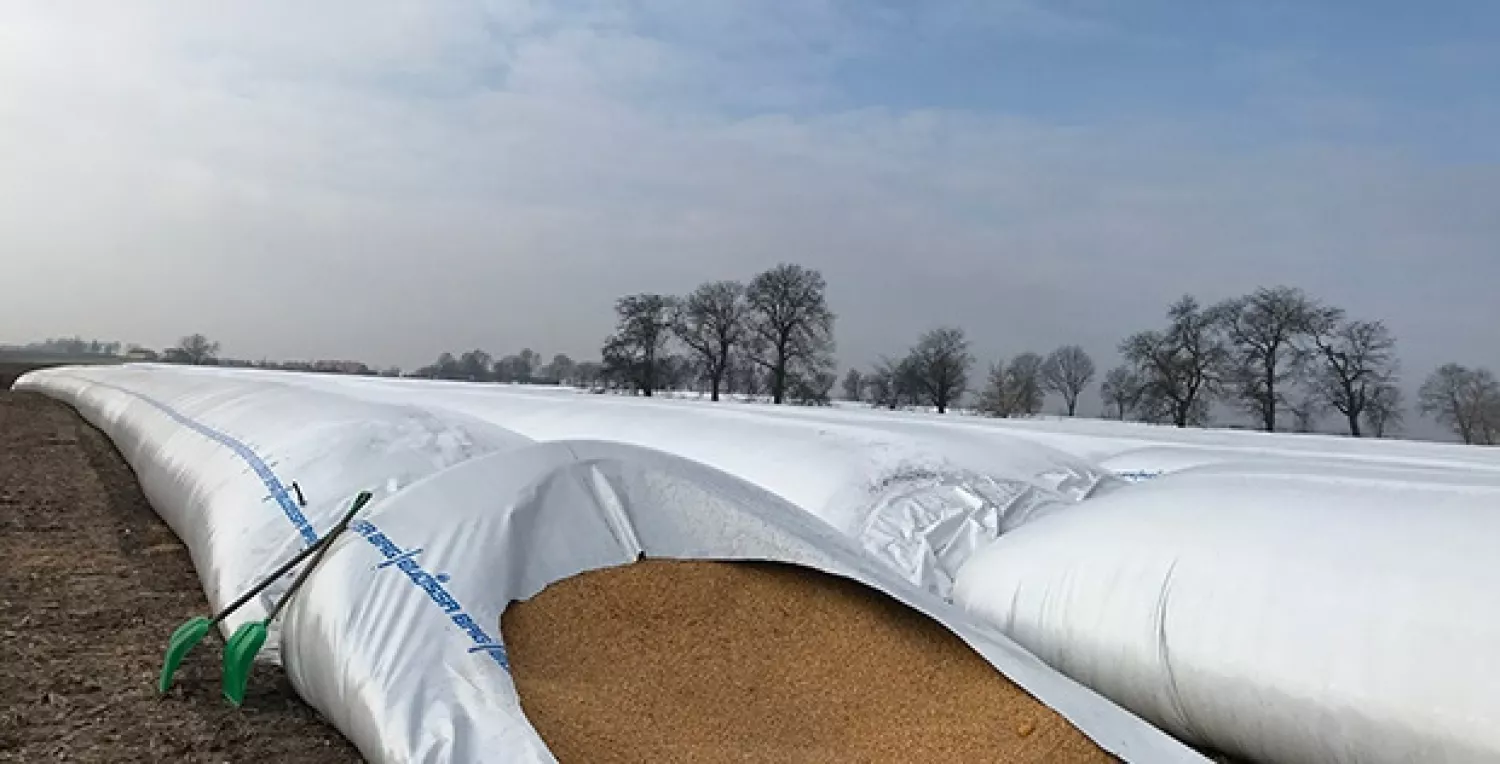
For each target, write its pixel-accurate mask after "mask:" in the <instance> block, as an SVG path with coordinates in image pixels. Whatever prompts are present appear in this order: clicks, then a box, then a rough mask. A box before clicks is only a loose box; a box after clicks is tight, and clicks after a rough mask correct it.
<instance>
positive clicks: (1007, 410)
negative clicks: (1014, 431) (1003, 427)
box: [977, 360, 1015, 417]
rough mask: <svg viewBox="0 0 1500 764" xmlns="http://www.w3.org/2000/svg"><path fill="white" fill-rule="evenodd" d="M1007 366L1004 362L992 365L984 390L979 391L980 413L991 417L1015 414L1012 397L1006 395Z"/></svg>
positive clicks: (985, 377) (986, 377) (986, 374)
mask: <svg viewBox="0 0 1500 764" xmlns="http://www.w3.org/2000/svg"><path fill="white" fill-rule="evenodd" d="M1006 371H1007V369H1006V365H1005V361H1004V360H1000V361H995V362H993V363H991V364H990V368H989V371H987V372H986V373H985V376H984V389H982V390H980V391H979V404H978V406H977V408H978V409H979V411H980V412H982V413H984V414H988V415H989V416H997V417H1008V416H1010V415H1011V414H1013V413H1015V411H1014V409H1013V408H1012V403H1013V401H1011V399H1010V396H1009V395H1007V394H1006V390H1005V388H1006Z"/></svg>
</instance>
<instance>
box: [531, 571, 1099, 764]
mask: <svg viewBox="0 0 1500 764" xmlns="http://www.w3.org/2000/svg"><path fill="white" fill-rule="evenodd" d="M501 630H502V633H503V635H504V639H505V643H506V645H507V647H508V648H509V652H510V655H511V660H512V670H513V672H514V676H515V681H516V685H517V688H518V691H519V693H520V697H521V704H522V708H523V710H524V711H525V713H526V715H527V717H528V719H530V721H531V723H532V724H533V725H534V726H535V727H536V729H537V731H538V732H539V733H540V734H541V736H542V738H543V739H544V740H545V741H546V743H547V745H548V747H549V748H550V749H551V750H552V751H553V752H554V753H555V754H556V755H557V757H558V758H559V759H560V760H561V761H562V762H564V764H568V763H571V762H598V763H600V764H610V763H612V762H648V761H649V762H679V761H692V762H709V763H712V762H730V761H735V762H743V761H784V762H855V761H859V762H915V761H964V762H1057V763H1060V764H1071V763H1073V762H1113V761H1116V759H1114V758H1113V757H1112V756H1110V755H1109V754H1107V753H1105V752H1104V751H1102V750H1101V749H1099V748H1098V747H1097V746H1095V745H1094V744H1093V743H1092V742H1091V741H1090V740H1089V739H1088V738H1087V737H1085V736H1084V735H1083V734H1082V733H1080V732H1079V731H1078V730H1076V729H1075V728H1073V727H1072V726H1071V725H1070V724H1069V723H1068V722H1067V721H1066V720H1064V719H1063V718H1062V717H1060V716H1059V715H1058V714H1057V713H1056V712H1054V711H1052V710H1051V709H1049V708H1047V707H1046V706H1044V705H1043V704H1041V703H1040V702H1038V701H1036V700H1035V699H1034V698H1032V697H1031V696H1030V695H1028V694H1027V693H1026V692H1025V691H1024V690H1022V689H1020V688H1019V687H1017V686H1016V685H1014V684H1013V683H1011V682H1010V681H1009V680H1007V679H1006V678H1005V677H1004V676H1003V675H1001V674H1000V673H999V672H997V671H996V670H995V669H994V667H992V666H991V665H990V664H988V663H987V662H985V660H984V659H983V658H981V657H980V656H979V655H978V654H976V653H975V652H973V650H971V649H970V648H969V647H968V645H966V644H965V643H964V642H963V641H962V640H960V639H959V638H958V637H956V636H954V635H953V634H952V633H951V632H949V631H948V630H947V629H945V628H943V627H942V626H941V625H940V624H938V623H936V622H934V621H932V620H931V619H929V618H927V617H926V616H924V615H922V614H921V613H918V612H917V611H915V610H912V609H910V608H908V607H906V606H905V605H902V604H901V603H899V602H897V601H896V600H894V599H892V598H890V597H888V596H886V595H884V594H882V593H880V592H877V591H875V590H872V589H870V588H868V587H865V586H863V585H861V584H859V583H856V582H853V581H849V580H846V579H843V578H839V577H836V576H831V575H827V574H823V573H820V572H818V571H814V570H810V569H806V568H800V567H795V566H790V565H781V564H773V563H752V562H702V561H692V562H688V561H667V560H645V561H642V562H638V563H635V564H632V565H625V566H621V567H617V568H609V569H605V570H598V571H592V572H588V573H584V574H582V575H578V576H575V577H572V578H569V579H565V580H562V581H559V582H556V583H554V584H552V585H551V586H549V587H548V588H547V589H545V590H543V591H542V592H541V593H540V594H538V595H537V596H536V597H534V598H532V599H530V600H528V601H525V602H515V603H512V604H511V605H510V607H509V608H507V610H506V611H505V613H504V615H503V616H502V618H501Z"/></svg>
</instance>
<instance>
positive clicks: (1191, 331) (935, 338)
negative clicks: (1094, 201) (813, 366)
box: [844, 286, 1500, 438]
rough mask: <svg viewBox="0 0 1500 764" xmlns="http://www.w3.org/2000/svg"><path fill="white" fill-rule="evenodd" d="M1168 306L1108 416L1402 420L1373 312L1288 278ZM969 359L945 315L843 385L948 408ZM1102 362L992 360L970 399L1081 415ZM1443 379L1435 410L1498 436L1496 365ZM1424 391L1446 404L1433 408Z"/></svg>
mask: <svg viewBox="0 0 1500 764" xmlns="http://www.w3.org/2000/svg"><path fill="white" fill-rule="evenodd" d="M1166 318H1167V324H1166V326H1165V327H1163V328H1161V329H1155V330H1150V331H1143V332H1138V333H1135V334H1133V335H1131V336H1129V337H1127V338H1126V339H1125V340H1124V341H1123V342H1121V343H1120V346H1119V351H1120V354H1121V356H1122V357H1123V359H1124V363H1122V364H1121V365H1120V366H1118V367H1117V368H1114V369H1111V370H1110V371H1108V372H1107V373H1106V374H1105V375H1104V377H1103V379H1102V381H1101V384H1100V388H1099V392H1100V396H1101V398H1102V399H1103V401H1104V406H1105V411H1106V412H1107V414H1108V415H1110V416H1114V417H1118V418H1120V419H1125V418H1127V417H1135V418H1138V419H1141V420H1144V421H1150V422H1159V423H1168V424H1173V425H1176V426H1178V427H1187V426H1189V425H1202V424H1206V423H1207V422H1208V419H1209V416H1210V412H1211V407H1212V405H1213V404H1214V403H1222V404H1225V405H1229V406H1231V407H1234V408H1236V409H1238V410H1240V411H1242V412H1244V413H1246V414H1248V415H1250V416H1252V417H1253V418H1254V419H1255V421H1256V422H1257V424H1258V425H1259V426H1260V427H1261V428H1262V429H1264V430H1266V431H1275V430H1277V429H1280V428H1281V427H1283V426H1284V423H1285V422H1286V420H1287V419H1288V418H1289V419H1290V421H1291V422H1292V423H1293V425H1294V427H1295V429H1298V430H1302V431H1310V430H1311V429H1312V428H1313V426H1314V424H1315V423H1316V421H1317V420H1318V419H1319V418H1320V417H1321V416H1322V415H1323V413H1325V412H1327V411H1335V412H1337V413H1338V414H1339V415H1341V417H1342V418H1343V419H1344V420H1345V422H1346V423H1347V425H1348V428H1349V432H1350V434H1352V435H1355V436H1359V435H1362V434H1364V433H1365V432H1366V431H1369V432H1372V433H1373V434H1375V435H1376V436H1380V435H1383V434H1384V433H1385V432H1387V431H1388V430H1389V429H1391V428H1392V427H1393V426H1395V425H1396V424H1397V423H1398V422H1399V421H1400V419H1401V413H1402V396H1401V390H1400V387H1399V376H1398V372H1399V364H1398V362H1397V359H1396V356H1395V345H1396V342H1395V338H1394V337H1392V335H1391V333H1390V331H1389V330H1388V329H1387V328H1386V326H1385V325H1384V324H1383V323H1381V322H1379V321H1368V320H1363V319H1357V318H1351V317H1350V316H1348V315H1346V313H1345V312H1344V311H1343V310H1342V309H1340V308H1337V307H1333V306H1329V305H1326V304H1323V303H1322V302H1320V301H1318V300H1316V299H1314V298H1312V297H1310V296H1308V295H1307V294H1306V293H1304V292H1303V291H1302V290H1299V289H1295V288H1292V287H1285V286H1276V287H1265V288H1260V289H1256V290H1255V291H1254V292H1252V293H1250V294H1248V295H1244V296H1242V297H1236V298H1233V299H1229V300H1225V301H1223V302H1221V303H1218V304H1215V305H1209V306H1205V305H1202V304H1201V303H1200V302H1199V301H1198V300H1197V299H1196V298H1194V297H1192V296H1190V295H1189V296H1184V297H1183V298H1181V299H1179V300H1178V301H1177V302H1175V303H1173V304H1172V305H1171V306H1170V307H1169V309H1168V310H1167V316H1166ZM973 363H974V359H973V356H972V354H971V353H970V352H969V345H968V341H967V339H966V338H965V336H964V333H963V330H961V329H958V328H956V327H942V328H938V329H934V330H932V331H929V332H928V333H926V334H924V335H923V336H922V337H921V339H920V340H919V341H918V342H917V344H916V345H915V346H913V347H912V348H911V349H910V350H909V351H908V352H907V353H906V355H905V356H903V357H901V358H900V359H899V360H893V359H889V358H885V359H882V360H881V362H880V363H878V364H876V366H875V368H874V369H872V370H870V371H868V372H861V371H858V370H851V371H850V372H849V373H848V375H847V376H846V377H845V378H844V394H845V397H847V398H850V399H855V400H866V401H868V402H870V403H871V404H873V405H876V406H885V407H892V408H894V407H897V406H901V405H926V406H931V407H933V408H936V409H937V410H938V411H939V412H946V411H947V410H948V409H949V408H951V407H952V406H953V405H955V403H957V401H959V400H960V399H961V398H962V397H963V395H964V394H965V393H966V392H967V391H968V389H969V372H970V370H971V367H972V366H973ZM1096 373H1097V372H1096V368H1095V364H1094V361H1093V359H1091V358H1090V357H1089V355H1088V354H1087V353H1086V352H1084V350H1083V349H1082V348H1081V347H1078V346H1075V345H1069V346H1065V347H1062V348H1059V349H1057V350H1055V351H1053V352H1052V353H1051V354H1050V355H1047V356H1045V357H1044V356H1042V355H1039V354H1037V353H1030V352H1027V353H1021V354H1020V355H1017V356H1015V357H1014V358H1011V359H1010V360H1009V361H1003V360H1002V361H996V362H995V363H993V364H991V366H990V367H989V370H988V373H987V375H986V377H985V379H984V380H983V382H982V384H981V385H980V386H979V389H978V390H977V393H978V396H977V401H976V404H975V408H976V409H977V410H978V411H979V412H981V413H985V414H990V415H993V416H1024V415H1030V414H1035V413H1038V412H1039V411H1041V409H1042V407H1043V405H1044V404H1045V401H1046V398H1047V395H1048V394H1054V393H1055V394H1057V395H1059V396H1061V398H1062V400H1063V404H1064V408H1065V410H1066V412H1067V414H1068V415H1069V416H1073V415H1075V414H1076V413H1077V411H1078V401H1079V398H1080V397H1081V396H1082V394H1083V393H1084V392H1085V391H1087V390H1088V389H1089V387H1090V386H1091V385H1092V384H1093V382H1094V380H1095V376H1096ZM1434 384H1435V385H1436V384H1438V383H1434ZM1443 385H1445V386H1443V391H1444V392H1443V393H1442V394H1441V395H1440V394H1439V393H1438V392H1434V393H1432V395H1431V396H1428V395H1427V394H1425V393H1424V410H1428V409H1429V408H1430V409H1431V410H1432V411H1434V412H1439V413H1441V414H1442V415H1443V416H1445V417H1446V418H1447V419H1450V420H1452V421H1454V422H1455V423H1459V424H1455V426H1456V427H1460V429H1461V430H1462V431H1463V432H1468V433H1472V434H1473V437H1475V438H1480V437H1483V436H1484V434H1485V433H1486V432H1487V430H1486V426H1487V423H1489V422H1493V423H1494V429H1495V430H1496V437H1500V385H1497V384H1496V383H1495V380H1494V378H1493V375H1489V373H1488V372H1487V371H1484V370H1478V371H1472V372H1471V371H1467V370H1464V369H1462V368H1456V369H1449V370H1448V371H1447V372H1446V376H1444V377H1443ZM1434 389H1436V388H1434ZM1443 395H1446V397H1442V396H1443ZM1429 397H1430V398H1432V400H1433V401H1437V400H1439V398H1441V399H1442V400H1444V401H1447V403H1446V404H1445V405H1439V404H1438V403H1432V404H1431V405H1430V406H1429V405H1428V404H1427V403H1425V401H1426V400H1427V399H1428V398H1429ZM1464 437H1465V438H1468V437H1469V436H1468V435H1465V436H1464Z"/></svg>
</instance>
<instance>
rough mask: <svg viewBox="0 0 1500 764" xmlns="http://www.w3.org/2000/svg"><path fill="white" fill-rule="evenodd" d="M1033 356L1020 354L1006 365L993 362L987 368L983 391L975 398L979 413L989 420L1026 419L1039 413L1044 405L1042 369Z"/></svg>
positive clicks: (1033, 354)
mask: <svg viewBox="0 0 1500 764" xmlns="http://www.w3.org/2000/svg"><path fill="white" fill-rule="evenodd" d="M1044 363H1046V362H1045V361H1044V360H1043V359H1042V357H1041V356H1040V355H1037V354H1036V353H1022V354H1020V355H1018V356H1016V357H1015V358H1013V359H1011V361H1010V363H1008V364H1007V363H1005V362H1004V361H996V362H995V363H993V364H991V365H990V370H989V376H988V378H987V380H986V384H985V388H984V390H983V392H981V393H980V396H979V410H980V411H983V412H984V413H986V414H989V415H990V416H998V417H1010V416H1017V415H1022V416H1030V415H1033V414H1036V413H1037V412H1039V411H1041V410H1042V406H1043V405H1044V404H1045V403H1046V401H1047V394H1046V391H1045V390H1043V389H1042V365H1043V364H1044Z"/></svg>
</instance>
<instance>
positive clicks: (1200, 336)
mask: <svg viewBox="0 0 1500 764" xmlns="http://www.w3.org/2000/svg"><path fill="white" fill-rule="evenodd" d="M1167 318H1168V320H1169V324H1168V326H1167V329H1166V330H1165V331H1148V332H1140V333H1138V334H1135V335H1132V336H1131V337H1129V338H1127V339H1126V340H1125V341H1124V342H1123V343H1121V344H1120V353H1121V354H1122V355H1123V356H1125V360H1126V361H1127V362H1128V363H1130V364H1131V365H1132V366H1134V367H1135V370H1136V373H1138V374H1139V375H1140V377H1141V381H1142V388H1141V390H1142V401H1143V403H1144V404H1145V408H1146V409H1147V410H1148V411H1150V412H1152V413H1153V414H1160V415H1162V416H1163V417H1164V418H1165V419H1167V420H1168V421H1170V422H1171V423H1172V424H1175V425H1176V426H1178V427H1187V426H1188V425H1189V424H1193V423H1196V422H1201V421H1204V420H1205V419H1206V417H1207V414H1208V400H1209V398H1210V397H1211V396H1212V395H1214V394H1215V393H1216V392H1218V387H1219V383H1220V379H1219V372H1220V371H1221V370H1222V369H1223V368H1224V364H1225V360H1226V359H1227V358H1228V350H1227V349H1226V348H1225V346H1224V342H1223V339H1222V336H1221V333H1220V332H1219V331H1218V322H1219V320H1220V318H1219V314H1218V313H1216V312H1214V311H1207V310H1204V309H1203V308H1202V307H1201V306H1200V305H1199V304H1198V300H1197V299H1196V298H1194V297H1192V296H1191V295H1188V296H1184V297H1182V298H1181V299H1179V300H1178V301H1177V302H1175V303H1173V304H1172V306H1171V308H1169V309H1168V311H1167ZM1153 418H1154V417H1153Z"/></svg>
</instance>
